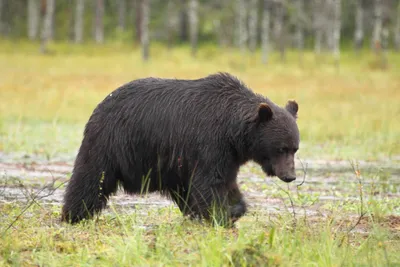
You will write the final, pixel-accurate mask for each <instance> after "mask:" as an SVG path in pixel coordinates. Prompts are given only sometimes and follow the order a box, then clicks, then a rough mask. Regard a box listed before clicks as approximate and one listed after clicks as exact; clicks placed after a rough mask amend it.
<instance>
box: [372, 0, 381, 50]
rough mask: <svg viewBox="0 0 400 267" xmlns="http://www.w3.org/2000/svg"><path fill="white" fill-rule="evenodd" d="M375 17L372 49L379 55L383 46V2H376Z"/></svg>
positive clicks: (376, 0) (377, 0)
mask: <svg viewBox="0 0 400 267" xmlns="http://www.w3.org/2000/svg"><path fill="white" fill-rule="evenodd" d="M374 15H375V21H374V29H373V33H372V48H373V49H374V51H375V52H376V53H379V52H380V50H381V45H382V44H381V43H382V40H381V36H382V0H375V6H374Z"/></svg>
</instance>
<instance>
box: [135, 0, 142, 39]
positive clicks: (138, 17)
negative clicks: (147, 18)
mask: <svg viewBox="0 0 400 267" xmlns="http://www.w3.org/2000/svg"><path fill="white" fill-rule="evenodd" d="M133 1H134V3H135V7H134V8H135V10H136V16H135V29H136V40H137V41H138V42H139V43H140V44H141V43H142V20H143V14H142V1H143V0H133Z"/></svg>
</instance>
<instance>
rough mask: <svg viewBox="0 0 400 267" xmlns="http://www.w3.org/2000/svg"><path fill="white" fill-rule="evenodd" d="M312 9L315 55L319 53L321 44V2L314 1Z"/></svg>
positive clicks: (318, 0)
mask: <svg viewBox="0 0 400 267" xmlns="http://www.w3.org/2000/svg"><path fill="white" fill-rule="evenodd" d="M313 6H314V8H313V13H314V14H313V19H314V30H315V37H314V38H315V40H314V52H315V53H316V54H320V53H321V43H322V15H323V14H322V11H323V9H322V2H321V0H314V5H313Z"/></svg>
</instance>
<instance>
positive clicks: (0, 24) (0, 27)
mask: <svg viewBox="0 0 400 267" xmlns="http://www.w3.org/2000/svg"><path fill="white" fill-rule="evenodd" d="M28 4H29V3H28ZM3 8H4V1H3V0H0V34H2V33H3V16H2V15H3ZM28 18H29V17H28ZM28 28H29V25H28ZM28 35H29V32H28Z"/></svg>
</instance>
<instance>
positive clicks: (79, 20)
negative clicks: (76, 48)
mask: <svg viewBox="0 0 400 267" xmlns="http://www.w3.org/2000/svg"><path fill="white" fill-rule="evenodd" d="M84 12H85V0H75V24H74V42H75V43H82V41H83V31H84V25H83V18H84V17H83V15H84Z"/></svg>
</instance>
